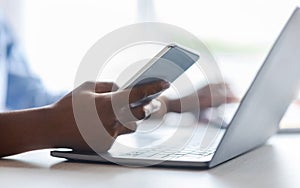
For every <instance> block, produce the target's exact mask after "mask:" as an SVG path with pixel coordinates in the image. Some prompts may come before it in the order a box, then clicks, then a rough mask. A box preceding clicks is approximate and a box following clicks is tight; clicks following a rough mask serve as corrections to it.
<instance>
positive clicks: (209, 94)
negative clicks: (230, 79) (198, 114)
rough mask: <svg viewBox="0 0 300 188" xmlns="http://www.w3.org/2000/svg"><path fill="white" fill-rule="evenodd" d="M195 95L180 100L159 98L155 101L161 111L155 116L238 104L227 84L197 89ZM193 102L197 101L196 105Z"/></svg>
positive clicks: (210, 85)
mask: <svg viewBox="0 0 300 188" xmlns="http://www.w3.org/2000/svg"><path fill="white" fill-rule="evenodd" d="M196 95H197V96H192V95H187V96H184V97H182V98H180V99H169V98H168V97H166V96H160V97H158V99H157V100H159V101H160V102H161V109H160V110H159V111H158V112H156V113H155V115H156V116H157V117H159V116H162V115H164V114H166V113H168V112H177V113H182V112H192V111H195V110H198V109H199V108H200V110H203V109H207V108H211V107H218V106H220V105H222V104H225V103H233V102H239V99H238V98H236V97H235V95H234V94H233V93H232V91H231V89H230V87H229V86H228V84H224V83H217V84H209V85H206V86H204V87H202V88H200V89H198V91H197V94H196ZM195 100H198V103H197V102H195ZM181 104H184V105H181Z"/></svg>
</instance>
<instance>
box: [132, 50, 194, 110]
mask: <svg viewBox="0 0 300 188" xmlns="http://www.w3.org/2000/svg"><path fill="white" fill-rule="evenodd" d="M167 48H168V49H167V51H166V52H165V53H163V55H162V56H161V57H157V58H154V59H153V60H154V62H153V63H152V65H151V66H150V67H148V68H147V69H146V70H145V71H144V72H142V74H140V75H139V76H138V78H137V79H135V80H134V81H133V82H132V83H130V85H129V86H127V87H126V88H132V87H135V86H138V85H143V84H146V83H150V82H154V81H158V80H165V81H167V82H170V83H171V82H173V81H175V80H176V79H177V78H178V77H179V76H180V75H181V74H182V73H184V72H185V71H186V70H187V69H188V68H189V67H191V66H192V65H193V64H194V63H195V62H197V60H198V59H199V55H197V54H195V53H193V52H190V51H188V50H186V49H183V48H181V47H179V46H177V45H170V46H167ZM160 94H161V93H156V94H154V95H151V96H148V97H146V98H144V99H142V100H141V101H138V102H135V103H133V104H131V105H130V106H131V107H135V106H138V105H141V103H143V102H145V101H150V100H152V99H154V98H156V97H158V96H159V95H160Z"/></svg>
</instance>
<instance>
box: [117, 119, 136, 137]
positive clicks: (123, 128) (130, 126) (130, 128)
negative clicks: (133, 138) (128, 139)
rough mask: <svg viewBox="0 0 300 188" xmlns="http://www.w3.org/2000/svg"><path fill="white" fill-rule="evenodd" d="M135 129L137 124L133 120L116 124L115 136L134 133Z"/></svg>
mask: <svg viewBox="0 0 300 188" xmlns="http://www.w3.org/2000/svg"><path fill="white" fill-rule="evenodd" d="M136 129H137V124H136V123H135V122H129V123H126V124H125V125H122V124H120V123H119V124H118V127H117V132H118V133H117V136H119V135H122V134H130V133H134V132H135V131H136Z"/></svg>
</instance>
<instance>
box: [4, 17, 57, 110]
mask: <svg viewBox="0 0 300 188" xmlns="http://www.w3.org/2000/svg"><path fill="white" fill-rule="evenodd" d="M0 35H2V36H1V38H2V39H3V38H5V42H6V43H5V45H1V48H5V49H0V53H1V54H2V55H5V63H6V69H7V70H6V71H7V93H6V108H7V109H10V110H15V109H24V108H32V107H38V106H43V105H48V104H50V103H53V102H55V101H57V100H58V99H59V98H60V97H61V96H62V94H59V95H53V94H51V93H49V91H47V90H46V88H45V87H44V85H43V84H42V82H41V80H40V79H39V78H38V77H37V76H36V75H35V74H33V72H32V71H31V70H30V68H29V65H28V63H27V61H26V59H25V58H24V56H23V54H22V52H21V50H20V47H19V46H18V44H17V42H16V40H15V38H14V36H13V34H12V32H11V30H10V28H9V27H8V26H7V25H6V24H5V22H4V21H3V20H0Z"/></svg>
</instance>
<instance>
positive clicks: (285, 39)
mask: <svg viewBox="0 0 300 188" xmlns="http://www.w3.org/2000/svg"><path fill="white" fill-rule="evenodd" d="M299 86H300V8H296V9H295V11H294V13H293V14H292V16H291V18H290V19H289V21H288V22H287V24H286V25H285V27H284V29H283V30H282V32H281V34H280V35H279V37H278V39H277V40H276V42H275V44H274V45H273V47H272V49H271V51H270V52H269V54H268V56H267V58H266V60H265V62H264V63H263V65H262V66H261V68H260V70H259V71H258V73H257V75H256V77H255V79H254V80H253V82H252V84H251V85H250V87H249V89H248V91H247V92H246V94H245V96H244V98H243V99H242V101H241V103H240V104H239V106H238V108H237V110H236V111H235V113H234V115H233V117H232V118H231V121H230V122H229V124H228V126H227V128H226V129H220V128H216V127H217V126H205V125H201V124H200V125H197V126H196V128H195V127H193V128H191V127H189V126H183V127H180V128H178V127H176V126H168V125H171V124H172V121H173V120H174V119H176V118H175V117H169V120H170V121H165V124H166V125H165V126H160V127H164V128H163V130H161V131H153V132H156V133H153V134H152V133H151V134H137V133H133V134H130V135H125V136H120V137H118V138H117V140H116V142H115V143H116V144H114V145H113V146H112V148H111V149H110V150H109V151H108V152H107V153H105V154H103V155H98V154H94V153H78V152H75V151H60V150H56V151H52V152H51V155H52V156H55V157H61V158H66V159H69V160H75V161H85V162H99V163H117V164H122V165H128V166H149V165H151V166H152V165H154V166H164V167H195V168H212V167H215V166H217V165H219V164H221V163H224V162H226V161H228V160H230V159H233V158H235V157H237V156H240V155H242V154H244V153H246V152H248V151H250V150H253V149H255V148H257V147H259V146H261V145H263V144H264V143H265V142H266V141H267V140H268V139H269V138H270V137H271V136H272V135H274V134H275V133H276V132H277V131H278V128H279V123H280V120H281V118H282V116H283V115H284V113H285V112H286V110H287V108H288V106H289V105H290V103H291V102H292V100H293V99H294V98H295V97H296V95H297V93H298V89H299ZM173 115H174V114H173ZM171 116H172V115H171ZM186 116H188V115H186ZM180 118H181V119H185V118H183V117H180ZM186 119H188V118H186ZM179 122H180V123H183V124H189V122H188V121H187V122H182V121H179ZM151 123H153V124H155V122H151ZM174 127H176V131H175V132H174V129H175V128H174ZM191 133H192V134H191ZM168 135H169V137H168ZM172 135H177V137H174V138H176V139H172ZM178 135H179V136H178ZM186 136H188V137H186ZM180 137H183V138H184V139H185V141H184V142H181V140H180ZM162 138H170V139H169V141H168V140H163V141H162V143H157V141H158V140H162ZM186 138H189V139H186ZM122 143H126V144H128V145H130V144H132V146H133V147H130V148H131V149H130V150H126V147H123V149H122V148H120V146H122ZM151 143H152V144H153V146H151V147H146V146H149V144H150V145H151ZM134 144H135V145H134ZM143 144H144V145H143ZM134 146H135V147H134ZM139 146H140V147H139ZM124 148H125V149H124ZM127 148H129V147H127Z"/></svg>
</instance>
